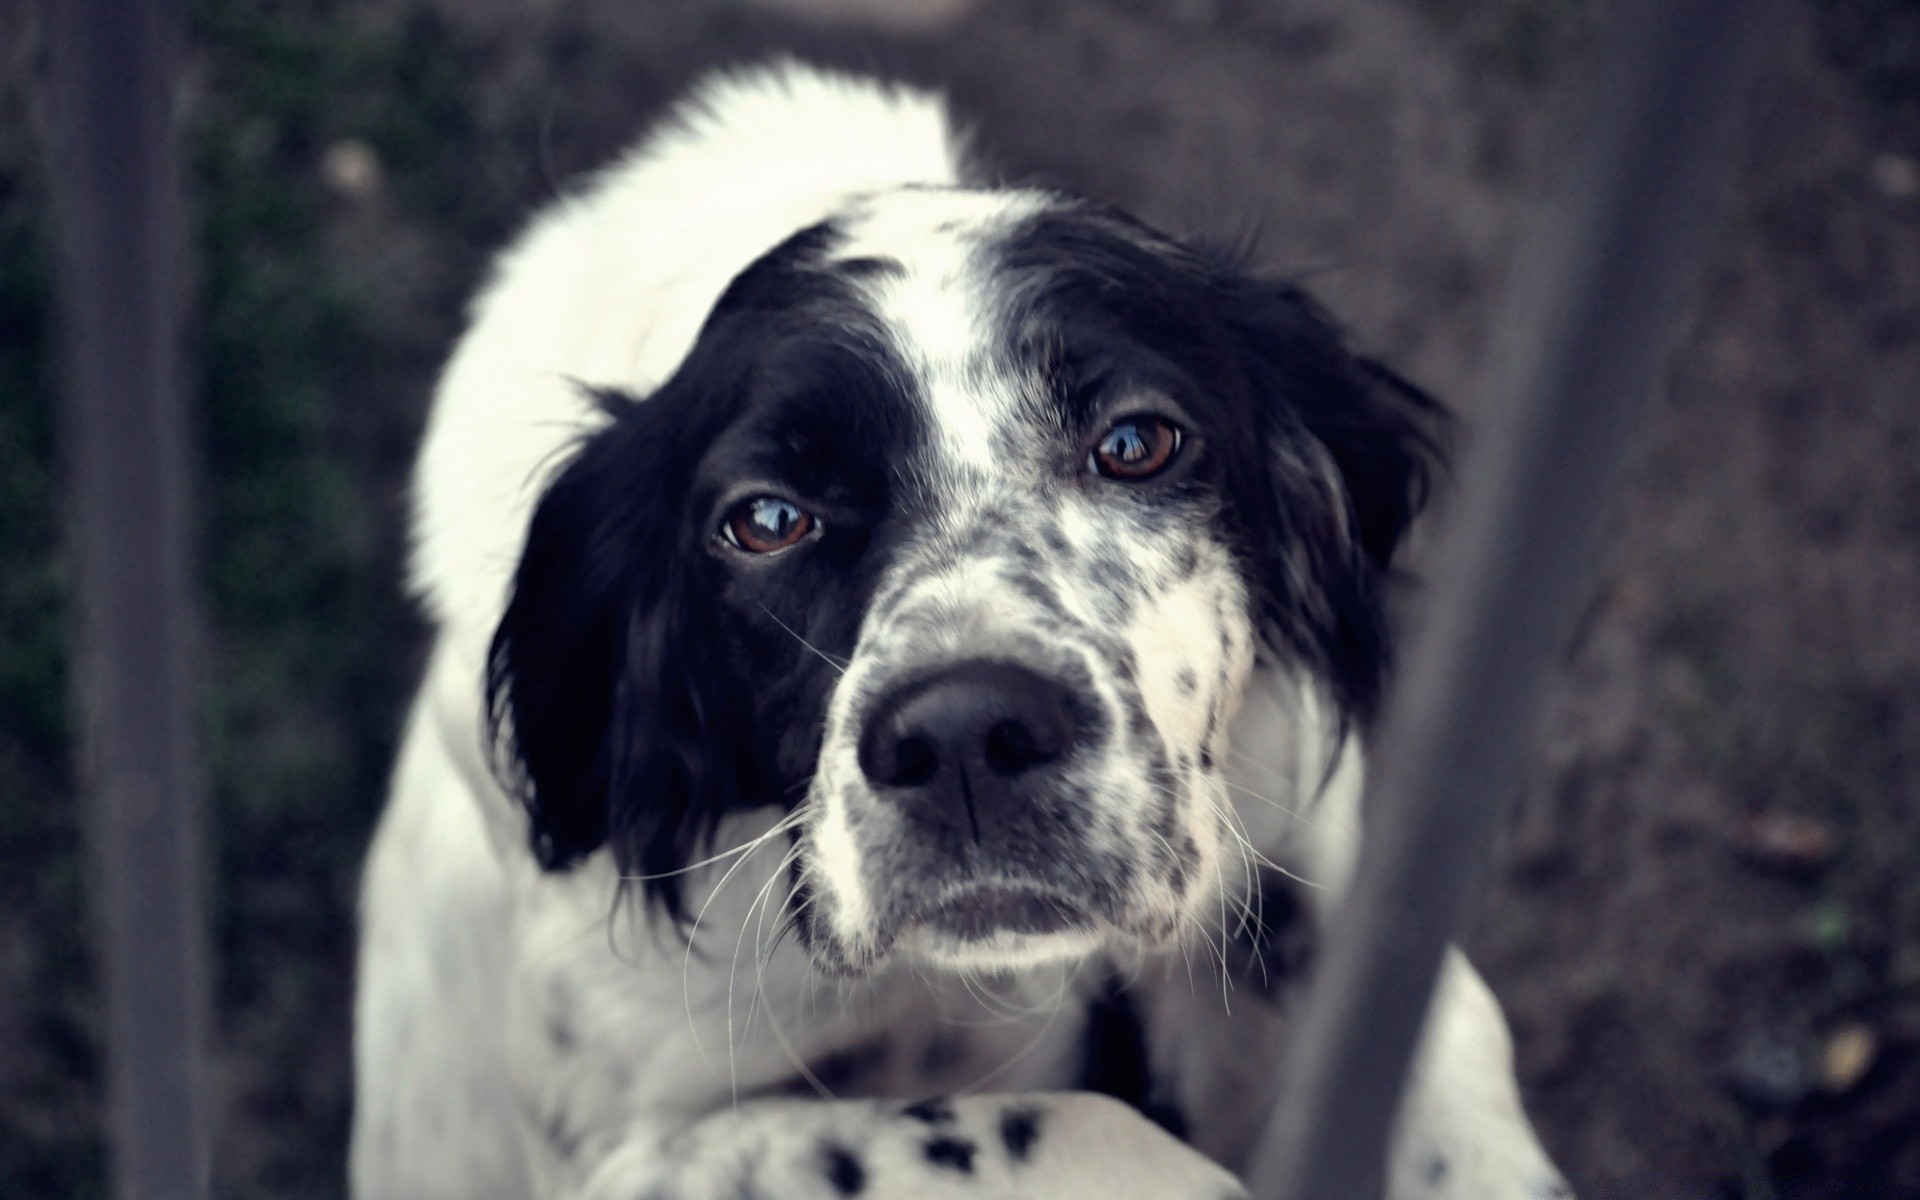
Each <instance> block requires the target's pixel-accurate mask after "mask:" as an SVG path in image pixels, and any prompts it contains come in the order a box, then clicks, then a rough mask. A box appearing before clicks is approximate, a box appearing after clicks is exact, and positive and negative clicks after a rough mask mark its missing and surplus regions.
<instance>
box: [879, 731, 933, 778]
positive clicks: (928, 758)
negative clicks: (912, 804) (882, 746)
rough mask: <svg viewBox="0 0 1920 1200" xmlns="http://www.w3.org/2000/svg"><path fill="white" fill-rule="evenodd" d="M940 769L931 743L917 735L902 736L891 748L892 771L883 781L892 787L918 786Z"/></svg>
mask: <svg viewBox="0 0 1920 1200" xmlns="http://www.w3.org/2000/svg"><path fill="white" fill-rule="evenodd" d="M939 770H940V756H939V755H938V754H936V753H935V752H934V749H933V743H932V742H929V741H928V740H927V739H926V738H923V737H920V736H918V735H912V736H909V737H903V738H901V739H900V742H899V744H898V745H896V746H895V747H894V748H893V771H892V772H891V773H890V775H889V777H888V778H887V779H886V780H884V781H883V782H885V783H887V784H888V785H889V786H892V787H919V786H921V785H922V784H925V783H927V782H929V781H930V780H932V779H933V777H934V775H935V774H936V773H938V772H939Z"/></svg>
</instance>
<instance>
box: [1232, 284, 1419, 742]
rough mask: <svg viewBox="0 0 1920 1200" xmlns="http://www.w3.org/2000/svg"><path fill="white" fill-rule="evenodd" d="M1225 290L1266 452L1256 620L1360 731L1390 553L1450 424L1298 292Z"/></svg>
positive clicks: (1381, 661) (1378, 657) (1383, 653)
mask: <svg viewBox="0 0 1920 1200" xmlns="http://www.w3.org/2000/svg"><path fill="white" fill-rule="evenodd" d="M1224 287H1225V290H1226V291H1227V293H1228V295H1229V297H1230V299H1229V302H1228V304H1227V311H1226V320H1227V323H1228V325H1229V327H1230V328H1231V329H1232V330H1233V333H1234V337H1235V338H1236V339H1237V340H1238V342H1239V344H1240V351H1241V359H1242V363H1243V370H1244V375H1245V379H1246V381H1247V386H1248V387H1249V388H1250V390H1251V391H1252V392H1253V394H1254V400H1255V403H1256V408H1257V411H1258V413H1259V420H1260V422H1261V426H1262V428H1261V433H1262V440H1263V442H1264V444H1265V451H1266V452H1265V456H1264V463H1263V465H1264V466H1265V468H1266V472H1267V479H1266V482H1265V487H1264V489H1263V490H1264V493H1265V496H1266V497H1267V498H1269V499H1270V501H1271V508H1270V509H1269V510H1268V511H1267V513H1266V514H1265V517H1266V521H1265V526H1266V529H1267V531H1268V536H1266V537H1263V538H1260V539H1258V542H1259V544H1258V545H1257V546H1256V547H1255V552H1256V555H1257V556H1259V557H1260V558H1261V559H1262V560H1263V561H1262V563H1261V566H1262V574H1263V576H1264V579H1263V584H1264V591H1265V592H1266V595H1265V596H1264V597H1263V602H1264V603H1263V607H1264V608H1265V609H1266V612H1265V616H1266V617H1267V618H1268V620H1267V624H1268V626H1269V628H1270V630H1271V632H1272V633H1273V634H1274V635H1277V636H1278V637H1279V638H1281V639H1282V640H1283V641H1284V642H1285V643H1286V644H1287V645H1286V648H1287V649H1289V650H1291V651H1292V652H1293V653H1294V654H1296V655H1300V656H1302V657H1304V658H1305V659H1306V660H1307V662H1308V663H1309V665H1311V666H1314V667H1316V668H1317V669H1318V670H1319V671H1320V672H1321V673H1322V675H1323V677H1324V678H1325V679H1326V680H1327V681H1328V683H1329V684H1330V686H1331V687H1332V688H1333V690H1334V693H1335V696H1336V697H1337V698H1338V699H1339V701H1340V702H1341V704H1342V706H1343V707H1344V708H1345V710H1346V711H1347V713H1348V714H1349V715H1351V716H1353V717H1355V718H1357V719H1358V720H1360V721H1361V722H1362V723H1364V722H1365V721H1367V720H1368V719H1369V718H1370V717H1371V716H1372V715H1373V710H1374V708H1375V706H1376V703H1377V701H1378V698H1379V693H1380V689H1381V686H1382V683H1383V681H1384V676H1385V673H1386V670H1387V668H1388V666H1389V660H1390V656H1391V648H1390V644H1389V637H1388V628H1387V614H1386V606H1385V604H1386V597H1385V590H1386V584H1387V582H1388V580H1389V579H1390V578H1391V576H1392V567H1393V555H1394V551H1395V550H1396V549H1397V548H1398V546H1399V545H1400V541H1401V539H1402V537H1403V536H1404V535H1405V534H1406V531H1407V527H1408V526H1409V525H1410V524H1411V523H1412V521H1413V519H1414V518H1415V517H1416V516H1418V515H1419V513H1420V511H1421V509H1422V508H1423V507H1424V506H1425V504H1426V500H1427V496H1428V492H1429V488H1430V485H1431V482H1432V478H1433V475H1434V472H1435V471H1436V470H1437V469H1438V467H1439V465H1440V462H1441V445H1442V441H1443V439H1444V437H1445V435H1446V433H1447V426H1448V422H1449V418H1448V416H1447V414H1446V412H1445V410H1444V409H1442V407H1441V406H1440V404H1439V403H1438V402H1437V401H1435V400H1434V399H1433V397H1431V396H1429V395H1427V394H1426V393H1425V392H1423V391H1422V390H1420V389H1419V388H1418V387H1416V386H1415V385H1413V384H1411V383H1409V382H1408V381H1406V380H1405V379H1403V378H1401V377H1400V376H1399V375H1396V374H1395V373H1394V372H1392V371H1390V370H1389V369H1387V368H1386V367H1384V366H1382V365H1381V364H1380V363H1378V362H1375V361H1374V360H1372V359H1369V358H1366V357H1364V356H1361V355H1357V354H1355V353H1353V352H1352V351H1351V350H1350V349H1349V348H1348V347H1347V345H1346V342H1345V339H1344V338H1343V337H1342V336H1341V334H1340V331H1339V329H1338V328H1337V327H1336V326H1335V325H1334V323H1333V321H1332V320H1331V319H1330V318H1329V317H1328V316H1327V314H1326V313H1325V312H1324V311H1323V310H1322V309H1321V308H1320V307H1319V305H1317V304H1316V303H1314V302H1313V300H1312V299H1310V298H1309V297H1308V296H1307V295H1306V294H1305V293H1303V292H1302V291H1300V290H1299V289H1298V288H1297V287H1294V286H1293V285H1291V284H1286V283H1275V282H1267V281H1259V280H1254V279H1251V278H1248V277H1244V276H1239V277H1236V278H1235V279H1233V280H1232V281H1231V282H1229V283H1227V284H1225V285H1224Z"/></svg>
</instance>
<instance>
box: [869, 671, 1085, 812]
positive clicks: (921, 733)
mask: <svg viewBox="0 0 1920 1200" xmlns="http://www.w3.org/2000/svg"><path fill="white" fill-rule="evenodd" d="M1079 726H1080V721H1079V720H1078V718H1077V716H1076V714H1075V704H1074V696H1073V693H1072V692H1071V691H1069V690H1068V688H1067V687H1066V685H1064V684H1062V683H1060V682H1058V681H1057V680H1053V679H1049V678H1047V677H1046V676H1044V675H1040V674H1038V673H1036V672H1034V671H1030V670H1028V669H1027V668H1025V667H1022V666H1019V665H1016V664H1014V663H1007V662H967V663H960V664H958V665H956V666H952V667H948V668H946V669H945V670H943V671H940V672H939V673H937V674H935V675H931V676H928V677H925V678H921V679H917V680H913V681H911V682H909V683H906V684H904V685H902V686H900V687H897V688H895V689H894V690H893V691H891V692H887V693H885V694H883V695H882V696H881V697H880V699H879V701H878V702H877V703H876V704H875V705H874V706H873V709H872V712H871V714H870V715H869V716H868V717H867V727H866V730H865V731H864V733H863V734H862V735H861V738H860V769H861V770H862V771H864V772H865V773H866V776H867V779H868V780H869V781H870V782H871V783H873V785H874V786H875V787H877V788H878V789H880V791H881V793H882V794H883V795H891V796H892V797H893V798H895V799H896V800H898V801H899V802H901V803H903V804H910V805H915V806H922V805H932V806H938V807H939V808H940V809H942V810H944V811H945V812H946V813H948V814H951V815H952V816H954V817H957V816H959V814H960V813H961V812H962V811H964V812H965V814H966V816H967V818H968V819H969V820H971V821H972V822H973V823H974V825H975V830H974V832H975V836H976V837H977V836H978V834H979V829H978V824H979V821H980V820H981V818H982V817H986V816H989V815H990V814H991V812H992V810H993V808H994V807H995V806H996V805H997V804H1001V803H1004V802H1006V801H1009V800H1012V799H1014V798H1016V797H1018V796H1020V795H1022V794H1023V793H1024V791H1025V789H1024V788H1023V786H1022V785H1023V784H1030V783H1032V782H1034V781H1035V779H1036V778H1037V777H1040V776H1043V775H1044V774H1046V773H1047V771H1048V769H1049V768H1050V767H1052V766H1053V765H1054V764H1056V763H1059V762H1061V761H1063V760H1064V759H1066V758H1067V757H1068V756H1069V755H1070V754H1071V753H1072V752H1073V748H1074V741H1075V738H1076V736H1077V735H1078V733H1079Z"/></svg>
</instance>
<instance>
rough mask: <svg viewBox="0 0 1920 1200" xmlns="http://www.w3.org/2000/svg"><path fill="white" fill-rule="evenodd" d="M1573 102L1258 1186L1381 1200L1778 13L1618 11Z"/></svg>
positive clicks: (1257, 1168)
mask: <svg viewBox="0 0 1920 1200" xmlns="http://www.w3.org/2000/svg"><path fill="white" fill-rule="evenodd" d="M1611 8H1612V11H1610V12H1608V13H1607V14H1606V16H1607V19H1608V22H1609V24H1608V25H1607V26H1606V27H1605V28H1604V30H1603V38H1602V41H1601V42H1600V43H1599V45H1598V47H1597V49H1598V55H1597V58H1596V60H1595V62H1594V63H1593V66H1594V68H1595V69H1594V71H1593V74H1592V75H1591V77H1589V78H1586V79H1584V80H1582V81H1581V82H1580V83H1578V84H1577V85H1576V86H1575V88H1574V90H1573V94H1572V95H1571V96H1570V97H1569V100H1570V105H1571V106H1570V108H1569V110H1568V112H1567V115H1566V118H1565V119H1563V120H1562V122H1561V124H1560V127H1559V131H1560V136H1559V137H1558V138H1557V139H1555V141H1553V142H1552V143H1550V144H1551V145H1553V146H1555V147H1556V148H1557V149H1558V150H1560V151H1562V152H1563V153H1564V159H1563V160H1562V161H1561V162H1559V163H1558V164H1557V165H1558V168H1559V169H1558V172H1557V173H1556V175H1555V176H1554V177H1553V178H1552V179H1551V181H1550V188H1549V193H1548V197H1547V202H1546V204H1545V205H1544V207H1543V209H1542V211H1541V213H1540V215H1539V217H1538V219H1537V221H1536V223H1535V224H1534V226H1533V227H1532V229H1531V230H1530V231H1529V237H1528V240H1527V241H1526V242H1525V243H1524V244H1523V246H1522V248H1521V253H1520V257H1519V260H1518V263H1517V266H1516V277H1515V280H1514V286H1513V287H1512V289H1511V291H1510V293H1509V297H1508V304H1507V307H1506V310H1505V313H1504V321H1503V323H1502V325H1501V326H1500V332H1501V337H1502V338H1503V340H1502V341H1501V342H1499V343H1498V344H1497V345H1496V352H1495V358H1494V366H1493V372H1492V380H1493V383H1492V389H1491V392H1490V394H1489V397H1488V404H1487V407H1486V409H1485V418H1484V421H1483V422H1482V423H1481V425H1480V426H1479V436H1478V443H1477V445H1476V446H1475V447H1474V449H1473V451H1472V452H1471V453H1470V454H1469V456H1468V459H1467V462H1466V464H1465V466H1464V469H1463V470H1462V473H1461V479H1462V496H1461V501H1460V510H1459V513H1458V518H1457V522H1456V524H1455V526H1454V528H1453V529H1452V531H1451V533H1450V535H1449V538H1448V541H1447V543H1446V545H1445V546H1444V548H1443V552H1442V553H1441V554H1440V555H1438V556H1437V559H1436V561H1438V562H1439V563H1440V564H1441V565H1440V567H1439V568H1438V569H1437V571H1436V572H1435V574H1436V581H1435V587H1434V590H1433V592H1432V599H1431V609H1430V611H1429V612H1428V613H1427V614H1426V620H1425V623H1424V626H1423V628H1422V629H1421V631H1420V634H1419V636H1417V637H1416V638H1415V639H1414V645H1413V646H1412V648H1411V651H1410V653H1409V655H1408V657H1407V661H1406V669H1405V673H1404V675H1403V677H1402V679H1401V681H1400V684H1399V687H1398V688H1397V690H1396V692H1395V694H1394V695H1393V697H1392V699H1391V701H1390V703H1389V707H1388V711H1387V717H1386V721H1385V724H1384V725H1383V727H1382V737H1381V739H1380V742H1379V744H1378V746H1377V748H1376V751H1375V753H1374V754H1373V756H1372V758H1371V761H1370V764H1369V778H1368V782H1367V797H1366V802H1365V809H1364V812H1365V814H1366V819H1367V829H1366V836H1365V838H1364V840H1363V844H1362V848H1361V853H1360V865H1359V868H1358V871H1357V873H1356V875H1355V879H1354V883H1353V887H1352V890H1351V892H1350V893H1349V894H1348V895H1347V897H1346V898H1345V900H1344V901H1343V902H1342V903H1341V905H1340V907H1339V909H1338V910H1337V911H1336V913H1335V914H1334V916H1333V918H1332V921H1331V928H1330V930H1329V933H1328V936H1327V938H1326V943H1325V945H1326V951H1325V954H1324V956H1323V957H1322V959H1321V962H1320V966H1319V969H1318V977H1317V978H1316V980H1315V982H1314V984H1313V986H1312V989H1311V991H1310V994H1309V996H1308V999H1307V1004H1306V1008H1305V1011H1304V1012H1303V1014H1302V1017H1301V1021H1300V1024H1299V1026H1298V1028H1297V1030H1296V1032H1295V1035H1294V1041H1293V1044H1292V1047H1291V1052H1290V1054H1289V1056H1288V1058H1287V1059H1286V1062H1287V1070H1288V1078H1287V1080H1286V1081H1285V1085H1284V1089H1283V1091H1282V1094H1281V1096H1280V1098H1279V1101H1278V1103H1277V1105H1276V1107H1275V1110H1274V1113H1273V1116H1272V1119H1271V1123H1270V1124H1269V1126H1268V1129H1267V1135H1266V1140H1265V1141H1264V1143H1263V1144H1262V1146H1261V1148H1260V1151H1259V1153H1258V1154H1257V1155H1256V1157H1255V1160H1254V1163H1253V1167H1252V1170H1251V1171H1250V1172H1249V1181H1250V1184H1251V1186H1252V1188H1253V1191H1254V1194H1255V1195H1256V1196H1261V1197H1270V1198H1272V1200H1364V1198H1366V1197H1374V1196H1378V1195H1379V1194H1380V1192H1381V1188H1382V1184H1383V1179H1384V1169H1385V1168H1384V1162H1385V1151H1386V1146H1387V1139H1388V1135H1389V1132H1390V1129H1391V1125H1392V1122H1393V1118H1394V1116H1395V1113H1396V1111H1397V1108H1398V1099H1397V1098H1398V1097H1399V1095H1400V1093H1401V1088H1402V1084H1403V1081H1404V1079H1405V1077H1406V1072H1407V1067H1408V1063H1409V1061H1410V1060H1411V1058H1412V1055H1413V1052H1414V1050H1415V1047H1416V1043H1417V1041H1418V1036H1419V1033H1420V1030H1421V1027H1422V1021H1423V1019H1424V1017H1425V1014H1426V1011H1427V1007H1428V1003H1429V1000H1430V999H1431V997H1432V994H1433V985H1434V979H1435V976H1436V973H1437V971H1438V968H1439V964H1440V961H1441V957H1442V955H1443V953H1444V950H1445V947H1446V944H1447V942H1448V940H1449V939H1450V938H1452V937H1453V936H1454V935H1455V934H1456V933H1457V932H1458V931H1459V928H1460V925H1461V920H1462V917H1463V914H1464V912H1465V910H1466V905H1467V901H1468V899H1469V897H1470V895H1471V891H1472V888H1473V886H1474V884H1475V883H1476V882H1477V880H1478V878H1479V876H1480V875H1482V874H1483V873H1484V869H1485V865H1486V861H1487V859H1488V856H1489V849H1490V844H1491V842H1492V839H1493V836H1494V833H1495V831H1496V827H1497V825H1498V822H1499V817H1500V814H1501V812H1502V810H1503V809H1504V807H1505V804H1506V802H1507V800H1508V798H1509V797H1510V795H1511V794H1512V793H1513V792H1514V791H1515V790H1517V788H1518V787H1519V785H1520V783H1521V781H1522V780H1523V779H1524V777H1525V771H1526V765H1527V761H1528V754H1527V753H1526V751H1527V749H1528V746H1529V738H1530V734H1531V733H1532V731H1533V725H1534V717H1535V713H1536V710H1537V709H1538V708H1539V706H1540V703H1541V700H1542V699H1543V697H1544V689H1543V686H1542V685H1543V684H1544V683H1545V682H1546V681H1547V679H1548V678H1549V677H1550V675H1551V672H1552V669H1553V667H1554V666H1555V665H1556V663H1557V660H1558V659H1559V657H1560V655H1561V653H1562V652H1563V649H1564V647H1565V644H1566V641H1567V638H1568V637H1569V635H1570V633H1571V629H1572V624H1573V621H1574V618H1575V616H1576V614H1577V612H1578V610H1579V608H1580V607H1581V605H1582V603H1583V601H1584V599H1585V597H1586V595H1587V593H1588V589H1589V576H1590V574H1591V572H1592V569H1593V566H1594V564H1595V561H1596V559H1597V558H1598V557H1599V554H1600V552H1601V549H1602V534H1603V533H1604V530H1605V526H1606V521H1607V516H1608V513H1609V510H1610V509H1611V507H1612V506H1611V503H1610V500H1611V497H1612V495H1613V493H1614V492H1615V490H1616V486H1617V483H1618V480H1619V477H1620V475H1621V473H1622V467H1623V465H1624V463H1625V462H1626V460H1627V458H1628V455H1629V453H1630V451H1631V449H1632V445H1633V432H1634V430H1635V429H1636V428H1637V427H1638V425H1639V424H1640V423H1641V421H1642V419H1643V416H1642V414H1643V412H1644V409H1645V406H1644V401H1645V399H1646V398H1647V397H1648V395H1649V394H1650V393H1652V392H1653V391H1654V389H1655V387H1656V386H1657V384H1658V383H1659V381H1660V378H1661V374H1662V370H1663V367H1664V365H1665V363H1666V361H1667V358H1668V354H1669V352H1670V350H1671V349H1672V347H1673V343H1674V341H1675V339H1676V338H1677V336H1678V334H1679V333H1680V332H1681V331H1682V330H1683V328H1684V326H1685V318H1686V304H1685V300H1686V297H1687V293H1688V291H1689V290H1690V288H1691V285H1692V284H1693V282H1694V280H1695V279H1696V277H1697V275H1698V273H1699V271H1700V268H1701V267H1702V265H1703V263H1704V261H1705V258H1706V254H1707V252H1708V250H1709V249H1711V242H1712V231H1713V224H1714V222H1713V221H1712V215H1713V213H1714V211H1715V209H1716V200H1717V199H1718V197H1719V193H1720V192H1721V191H1722V190H1723V188H1724V187H1725V185H1726V184H1727V181H1728V180H1729V178H1730V176H1731V174H1732V171H1733V168H1734V166H1735V165H1736V162H1737V145H1738V141H1739V137H1738V134H1739V130H1740V127H1741V121H1740V117H1741V114H1742V112H1743V110H1744V108H1745V106H1746V99H1747V96H1748V92H1749V90H1750V84H1751V81H1752V77H1753V71H1754V66H1755V63H1756V61H1757V59H1758V57H1759V52H1760V48H1761V47H1762V46H1763V45H1764V44H1765V43H1766V41H1767V40H1768V39H1767V37H1766V34H1767V33H1768V31H1769V30H1770V29H1773V28H1776V27H1777V23H1778V20H1777V19H1778V17H1779V11H1780V5H1779V4H1778V3H1777V2H1776V0H1623V2H1621V3H1619V4H1616V5H1613V6H1611Z"/></svg>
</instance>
